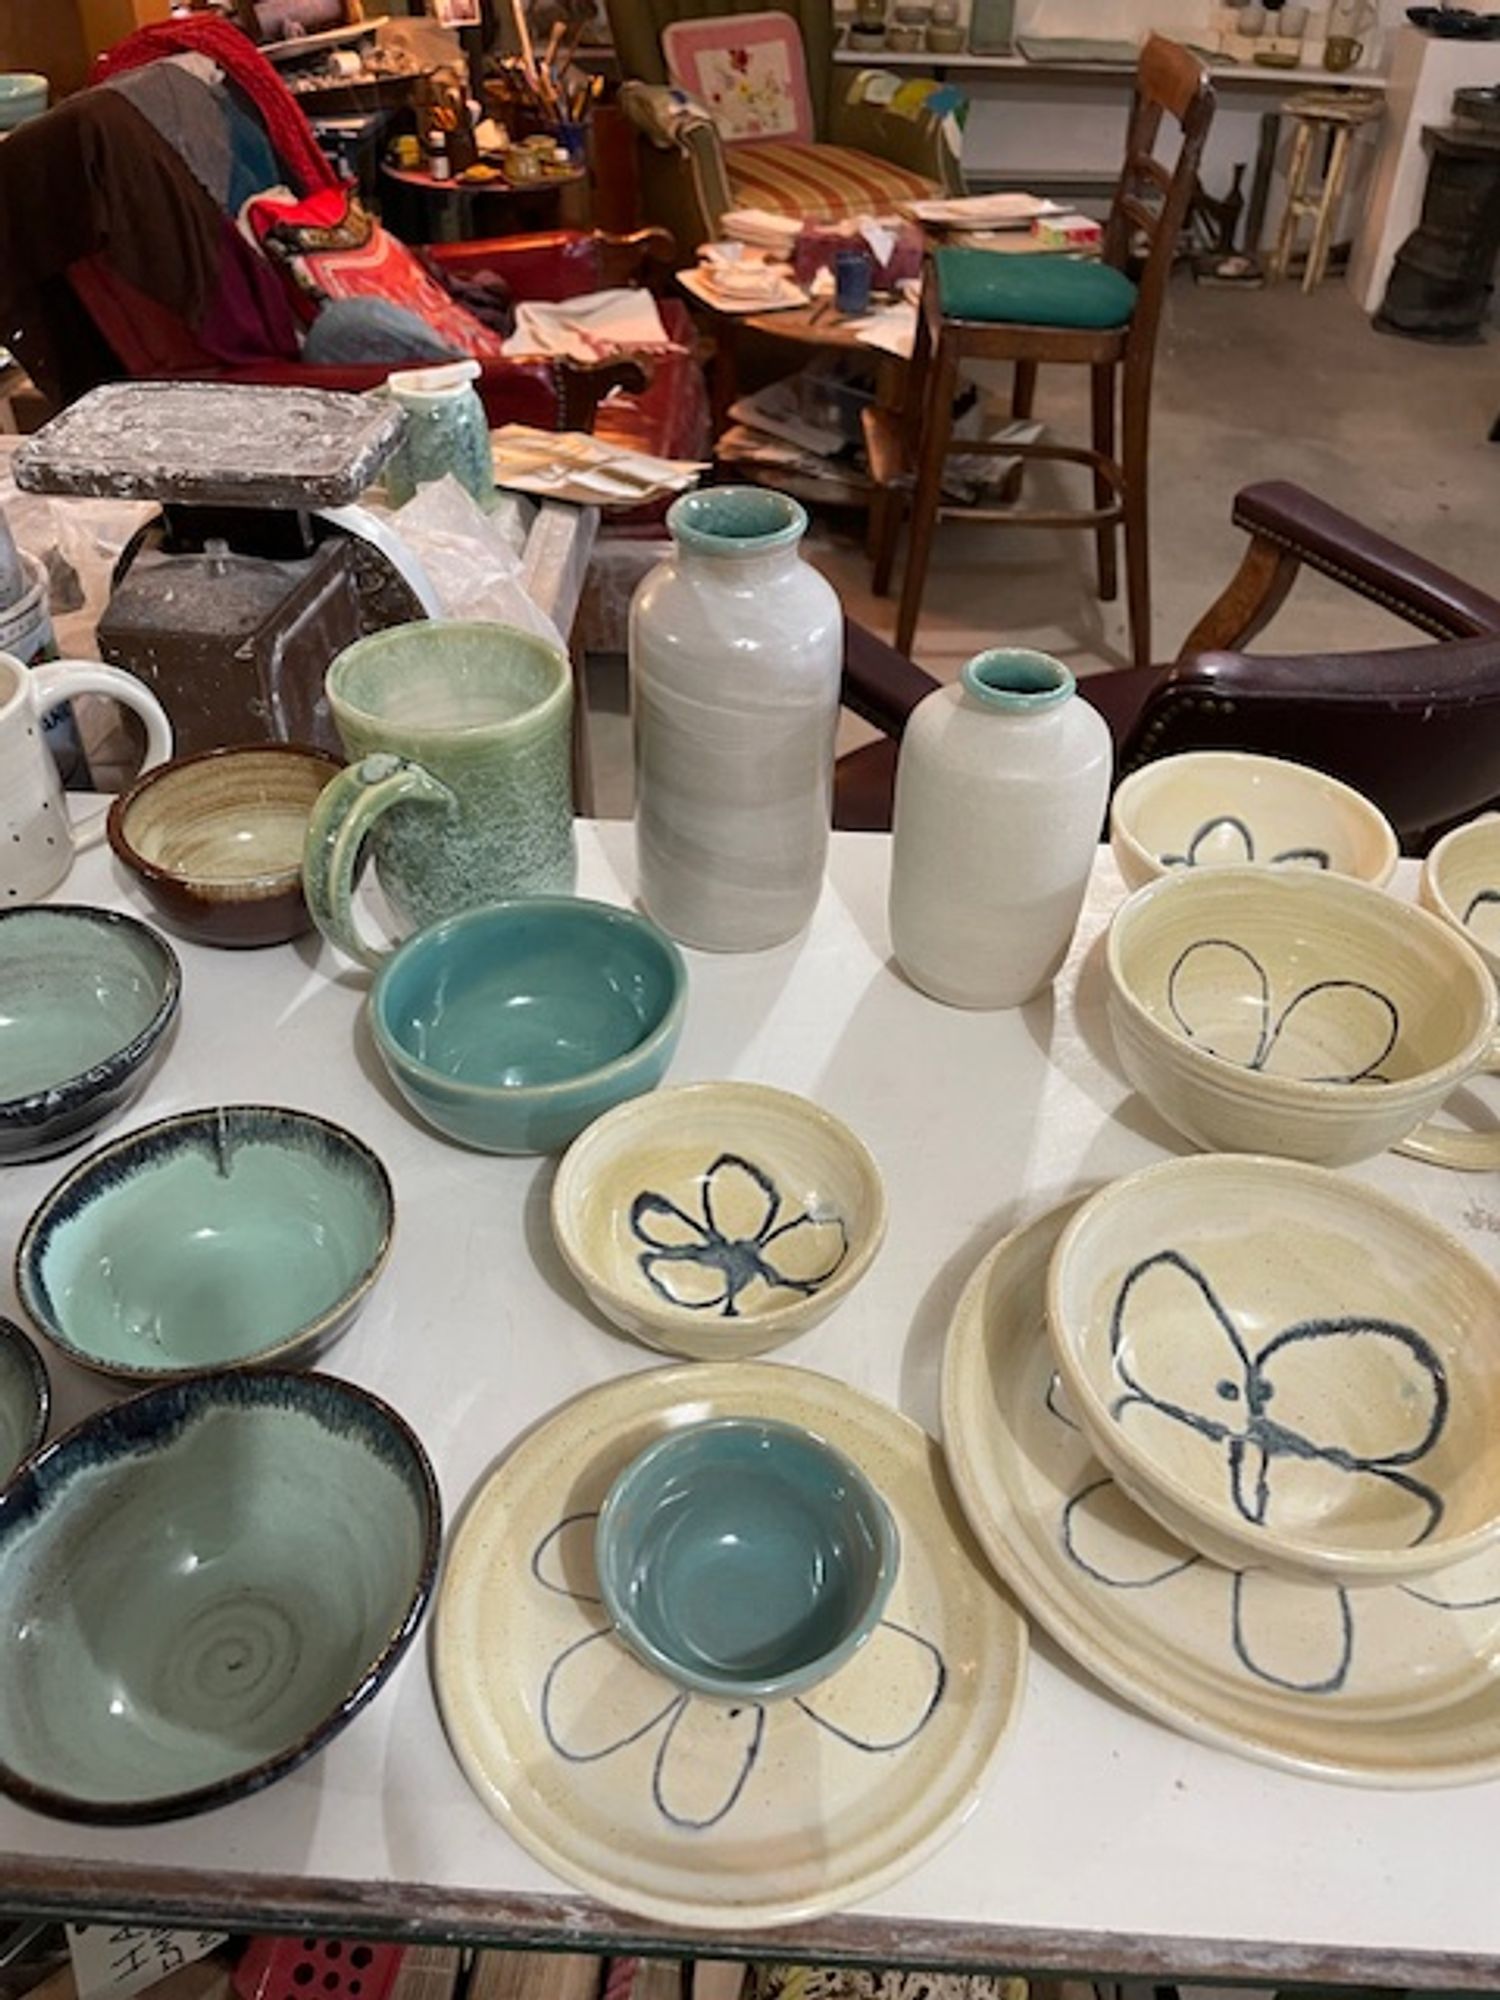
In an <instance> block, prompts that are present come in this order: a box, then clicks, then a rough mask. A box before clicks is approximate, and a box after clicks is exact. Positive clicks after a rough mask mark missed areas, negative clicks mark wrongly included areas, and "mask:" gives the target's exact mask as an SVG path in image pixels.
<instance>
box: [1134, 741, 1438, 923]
mask: <svg viewBox="0 0 1500 2000" xmlns="http://www.w3.org/2000/svg"><path fill="white" fill-rule="evenodd" d="M1109 844H1110V847H1111V849H1112V851H1113V853H1114V857H1115V863H1116V866H1117V867H1118V868H1119V870H1120V873H1121V875H1122V876H1123V877H1124V880H1125V886H1126V888H1127V889H1140V888H1143V887H1144V886H1145V884H1146V883H1147V882H1154V881H1156V880H1157V878H1158V877H1159V876H1162V875H1170V874H1175V873H1177V872H1178V871H1179V870H1186V869H1200V868H1205V869H1206V868H1232V867H1243V866H1246V865H1248V864H1250V863H1254V864H1255V865H1256V866H1261V865H1265V864H1270V865H1273V866H1280V867H1285V868H1299V869H1304V870H1306V871H1307V872H1308V873H1310V874H1330V875H1348V876H1352V877H1353V878H1354V880H1355V881H1358V882H1368V883H1370V884H1371V886H1372V887H1374V888H1376V889H1383V888H1384V887H1385V885H1386V883H1387V882H1389V881H1390V879H1391V876H1392V875H1393V874H1394V872H1395V868H1396V860H1397V855H1398V853H1399V849H1398V846H1397V842H1396V834H1395V830H1394V828H1393V827H1392V826H1391V824H1390V821H1389V820H1388V819H1386V817H1385V815H1384V814H1383V813H1382V812H1380V811H1379V810H1378V809H1377V808H1376V807H1375V806H1373V805H1371V803H1370V801H1369V800H1368V799H1367V798H1366V797H1365V796H1364V795H1363V793H1361V792H1356V791H1355V790H1354V789H1353V787H1352V786H1349V785H1345V784H1341V783H1340V782H1339V780H1338V779H1337V778H1330V777H1328V776H1327V775H1326V774H1325V773H1324V772H1322V771H1315V770H1313V769H1312V768H1311V767H1310V766H1309V765H1306V764H1294V763H1292V762H1291V761H1290V760H1289V759H1287V758H1284V757H1255V756H1251V755H1249V754H1248V753H1246V752H1243V751H1239V750H1188V751H1184V752H1183V753H1182V754H1181V755H1180V756H1176V757H1160V758H1157V759H1156V761H1155V762H1154V763H1150V764H1147V765H1145V766H1144V767H1143V768H1142V769H1141V770H1139V771H1135V772H1132V774H1131V775H1130V776H1129V777H1128V778H1126V779H1125V780H1124V781H1123V782H1122V783H1121V784H1120V785H1119V787H1118V788H1117V790H1116V792H1115V795H1114V799H1113V801H1112V802H1111V805H1110V809H1109Z"/></svg>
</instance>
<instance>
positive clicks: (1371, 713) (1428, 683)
mask: <svg viewBox="0 0 1500 2000" xmlns="http://www.w3.org/2000/svg"><path fill="white" fill-rule="evenodd" d="M1182 750H1253V751H1259V752H1261V753H1262V754H1264V755H1266V756H1272V757H1288V758H1291V759H1292V760H1293V761H1294V762H1296V763H1299V764H1311V765H1313V766H1314V768H1315V769H1317V770H1319V771H1326V772H1327V773H1328V774H1329V776H1330V777H1334V778H1340V779H1342V780H1343V782H1344V783H1345V784H1346V785H1352V786H1353V787H1354V788H1355V790H1356V791H1359V792H1363V793H1364V795H1365V797H1366V798H1369V799H1373V800H1374V802H1375V804H1376V805H1378V806H1379V808H1380V810H1381V811H1382V812H1383V813H1384V814H1385V816H1386V818H1387V819H1388V820H1389V821H1390V822H1391V824H1392V826H1393V827H1394V828H1395V829H1396V833H1397V836H1398V838H1399V839H1400V842H1401V846H1402V849H1403V850H1404V851H1405V852H1406V853H1408V854H1422V853H1425V852H1426V850H1427V848H1428V847H1429V846H1430V845H1431V844H1432V842H1433V841H1434V840H1435V839H1436V838H1437V837H1438V836H1439V834H1441V833H1443V832H1445V831H1446V830H1447V829H1448V827H1450V826H1453V825H1456V824H1457V823H1458V822H1459V821H1460V820H1465V819H1469V818H1471V817H1472V816H1473V815H1474V814H1475V813H1477V812H1484V811H1486V810H1488V809H1490V808H1493V807H1497V806H1500V634H1495V633H1489V634H1485V635H1483V636H1481V637H1477V638H1471V639H1455V640H1449V641H1447V642H1439V643H1434V644H1429V645H1425V646H1405V647H1401V648H1398V649H1396V650H1394V651H1386V652H1379V653H1368V654H1358V653H1344V654H1339V655H1327V656H1323V655H1317V654H1311V655H1307V654H1304V655H1300V656H1297V657H1293V658H1279V657H1271V656H1269V655H1265V654H1249V653H1199V654H1198V655H1196V656H1195V657H1193V658H1191V659H1184V660H1183V661H1181V662H1180V663H1179V664H1178V665H1177V666H1176V667H1174V668H1173V669H1172V670H1171V672H1170V673H1168V674H1167V675H1165V676H1164V677H1163V680H1162V682H1161V685H1160V686H1159V687H1158V688H1156V689H1155V691H1154V692H1153V693H1152V695H1151V696H1150V698H1149V699H1148V700H1147V702H1146V703H1145V706H1144V707H1143V708H1142V710H1141V712H1140V715H1139V716H1138V717H1137V719H1136V721H1135V723H1134V725H1133V727H1132V728H1131V730H1130V733H1129V734H1128V736H1127V737H1126V738H1125V741H1124V742H1123V743H1122V744H1121V745H1120V747H1119V757H1118V776H1119V777H1121V778H1123V777H1127V776H1128V775H1129V774H1130V772H1131V771H1133V770H1138V769H1139V768H1140V766H1141V765H1142V764H1148V763H1151V762H1153V761H1154V760H1155V759H1156V758H1158V757H1169V756H1172V755H1174V754H1175V753H1176V752H1178V751H1182Z"/></svg>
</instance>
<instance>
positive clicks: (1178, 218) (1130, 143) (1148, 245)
mask: <svg viewBox="0 0 1500 2000" xmlns="http://www.w3.org/2000/svg"><path fill="white" fill-rule="evenodd" d="M1213 116H1214V87H1213V85H1212V83H1211V82H1210V81H1209V77H1208V71H1207V70H1206V69H1205V68H1204V67H1203V64H1202V63H1201V62H1200V61H1199V60H1198V58H1197V57H1196V56H1195V55H1194V54H1193V53H1192V51H1191V50H1190V49H1185V48H1184V47H1183V46H1182V44H1181V43H1180V42H1171V41H1168V40H1167V39H1166V37H1165V36H1164V35H1152V36H1150V37H1149V39H1148V40H1147V42H1146V44H1145V46H1144V47H1143V48H1142V50H1141V53H1140V59H1139V61H1138V62H1137V64H1136V71H1135V95H1134V98H1133V100H1132V102H1131V107H1130V125H1129V129H1128V131H1127V133H1126V137H1125V165H1124V168H1123V169H1122V171H1121V174H1120V180H1119V184H1118V186H1117V187H1116V189H1115V196H1114V201H1113V203H1112V204H1111V206H1110V211H1109V220H1108V222H1107V223H1106V224H1105V228H1104V246H1103V254H1104V261H1105V262H1106V263H1107V264H1113V265H1114V266H1115V268H1116V269H1117V270H1121V271H1127V272H1129V274H1130V275H1131V276H1132V277H1134V278H1135V280H1136V283H1137V285H1138V286H1139V296H1138V298H1137V301H1136V308H1135V313H1134V315H1133V316H1132V319H1131V346H1132V347H1133V348H1134V349H1135V350H1136V351H1137V353H1138V354H1140V355H1143V356H1144V357H1146V365H1147V367H1148V368H1149V365H1150V362H1149V357H1150V355H1151V353H1152V352H1153V350H1154V348H1155V345H1156V328H1157V322H1158V321H1159V319H1160V318H1161V309H1162V302H1163V300H1164V298H1165V296H1166V290H1167V280H1168V279H1169V278H1170V277H1171V275H1172V264H1173V260H1174V259H1175V257H1176V255H1177V240H1178V237H1179V236H1180V235H1181V233H1182V227H1183V224H1184V222H1185V221H1186V220H1187V212H1188V207H1189V204H1190V203H1191V201H1192V198H1193V191H1194V189H1195V188H1196V187H1197V185H1198V166H1199V162H1200V161H1201V160H1202V158H1203V145H1204V141H1205V140H1206V139H1207V137H1208V128H1209V126H1210V125H1211V124H1212V123H1213ZM1165 118H1170V119H1171V120H1172V122H1173V123H1174V124H1175V125H1176V127H1177V128H1178V133H1179V142H1178V148H1177V157H1176V159H1175V161H1173V162H1172V163H1171V164H1170V165H1169V164H1168V163H1167V162H1166V161H1163V160H1160V159H1158V158H1157V157H1156V148H1157V145H1158V142H1159V141H1160V138H1161V128H1162V123H1163V120H1164V119H1165Z"/></svg>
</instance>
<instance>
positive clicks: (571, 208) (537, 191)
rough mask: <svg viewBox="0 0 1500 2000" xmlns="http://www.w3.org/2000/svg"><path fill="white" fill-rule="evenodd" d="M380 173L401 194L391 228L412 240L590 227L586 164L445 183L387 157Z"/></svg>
mask: <svg viewBox="0 0 1500 2000" xmlns="http://www.w3.org/2000/svg"><path fill="white" fill-rule="evenodd" d="M380 177H381V182H382V185H383V187H384V189H385V190H386V193H387V195H388V196H394V197H395V199H394V200H393V201H392V202H391V211H392V212H391V214H390V215H388V216H387V218H386V220H387V223H388V226H389V227H390V229H391V230H392V232H393V234H395V235H397V236H402V237H405V238H406V240H407V241H409V242H415V243H469V242H473V241H475V240H476V239H478V238H480V237H484V236H507V235H511V234H513V233H514V232H515V231H516V230H518V229H528V228H529V229H536V228H558V229H587V228H588V227H589V226H590V215H589V206H590V205H589V177H588V174H587V173H586V171H585V170H584V169H583V168H582V167H574V168H572V169H571V170H570V171H569V172H567V173H565V174H548V175H547V176H546V177H545V179H543V180H536V181H507V180H493V181H463V180H446V181H439V180H434V179H433V177H432V175H431V174H429V173H428V172H427V171H426V170H425V168H409V167H396V166H392V165H391V164H390V162H389V161H383V162H382V163H381V168H380ZM487 208H488V211H489V214H488V219H486V209H487ZM408 232H409V233H408Z"/></svg>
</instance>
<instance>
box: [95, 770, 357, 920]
mask: <svg viewBox="0 0 1500 2000" xmlns="http://www.w3.org/2000/svg"><path fill="white" fill-rule="evenodd" d="M341 768H342V767H341V765H340V763H339V760H338V759H337V758H336V757H330V756H329V755H328V754H327V753H326V752H325V751H322V750H314V749H312V748H311V747H310V746H307V745H303V744H300V743H251V744H245V745H243V746H241V747H231V748H228V749H223V750H206V751H204V752H202V753H201V754H200V755H199V756H196V757H177V758H174V759H173V760H172V762H171V763H168V764H158V765H156V766H155V768H154V769H152V770H150V771H147V772H146V773H145V775H144V776H143V777H142V778H140V779H139V780H138V782H137V783H136V784H135V785H134V786H133V787H132V788H131V790H130V791H128V792H123V793H121V795H120V797H119V798H117V799H116V800H115V802H114V804H113V805H112V806H111V807H110V809H109V820H108V831H109V844H110V846H111V847H112V848H113V849H114V851H115V854H116V856H117V857H118V859H119V860H120V861H121V862H122V863H123V864H124V866H125V867H126V868H128V869H129V870H130V871H131V873H132V874H133V875H135V876H136V878H137V879H138V880H139V882H140V884H141V887H142V889H143V890H144V892H145V894H146V895H147V896H148V897H149V898H150V900H151V902H152V903H153V904H154V905H155V907H156V909H157V910H158V911H159V912H160V914H161V915H162V917H164V918H165V919H166V921H167V922H168V923H170V924H172V925H173V926H174V928H175V929H177V930H179V931H181V932H182V933H183V935H184V936H186V937H191V938H196V939H197V940H198V941H199V942H200V943H201V944H219V945H267V944H284V943H285V942H286V941H287V939H288V938H294V937H300V936H301V934H302V933H303V932H304V931H306V930H310V929H311V928H312V918H311V916H310V915H309V914H308V909H307V904H306V903H305V902H304V901H303V897H302V850H303V848H304V846H305V845H306V843H307V822H308V819H309V817H310V816H311V813H312V809H313V807H314V805H315V804H316V803H317V800H318V796H319V794H320V793H321V791H322V790H323V787H324V786H325V785H326V784H327V783H328V782H329V780H330V779H331V778H333V777H334V776H336V774H337V773H338V771H339V770H340V769H341Z"/></svg>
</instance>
